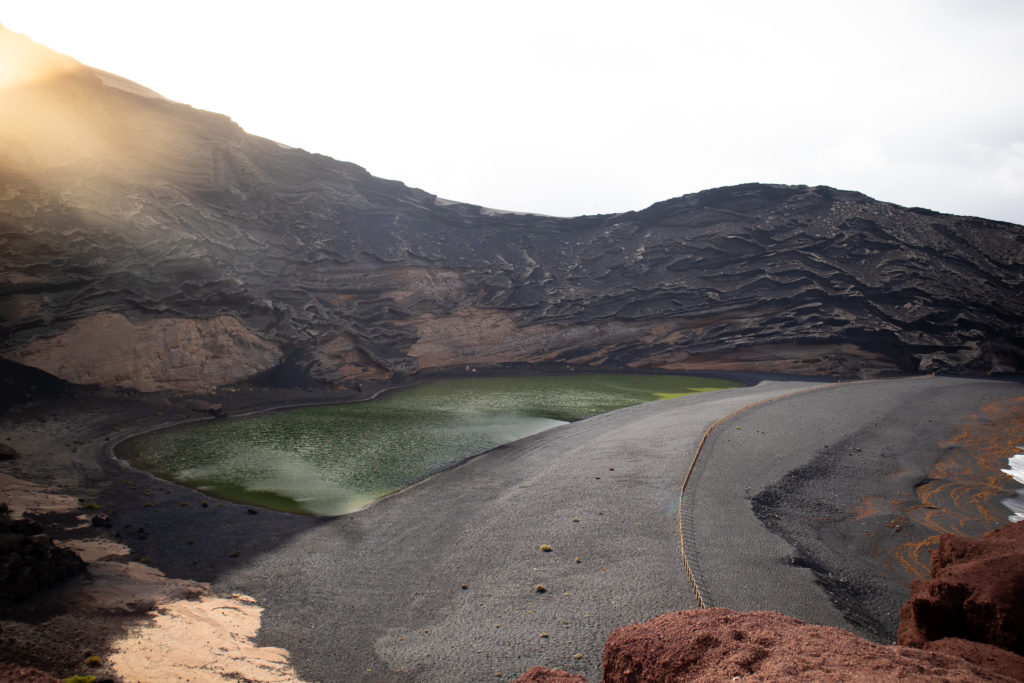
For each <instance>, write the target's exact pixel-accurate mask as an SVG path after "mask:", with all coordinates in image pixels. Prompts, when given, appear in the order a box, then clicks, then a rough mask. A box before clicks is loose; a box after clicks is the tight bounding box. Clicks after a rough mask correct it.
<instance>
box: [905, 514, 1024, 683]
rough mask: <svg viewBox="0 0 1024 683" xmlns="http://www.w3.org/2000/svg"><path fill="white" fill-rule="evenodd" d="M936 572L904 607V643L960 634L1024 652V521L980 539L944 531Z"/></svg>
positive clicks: (934, 556) (918, 644) (913, 587)
mask: <svg viewBox="0 0 1024 683" xmlns="http://www.w3.org/2000/svg"><path fill="white" fill-rule="evenodd" d="M931 571H932V578H931V579H930V580H927V581H915V582H914V583H913V584H911V588H910V591H911V594H910V599H909V600H908V601H907V603H906V604H905V605H904V606H903V609H902V610H901V611H900V627H899V632H898V640H899V643H900V644H901V645H912V646H916V647H924V646H926V645H927V644H928V643H929V642H931V641H941V640H942V639H949V638H956V639H963V640H966V641H975V642H978V643H987V644H989V645H995V646H996V647H1000V648H1004V649H1006V650H1010V651H1012V652H1016V653H1017V654H1018V655H1024V522H1017V523H1016V524H1011V525H1009V526H1006V527H1003V528H1001V529H996V530H995V531H992V532H990V533H988V534H985V535H984V536H982V537H981V538H977V539H973V538H965V537H962V536H954V535H952V534H945V535H943V536H942V538H941V539H940V540H939V548H938V550H935V551H932V566H931ZM1022 670H1024V669H1022Z"/></svg>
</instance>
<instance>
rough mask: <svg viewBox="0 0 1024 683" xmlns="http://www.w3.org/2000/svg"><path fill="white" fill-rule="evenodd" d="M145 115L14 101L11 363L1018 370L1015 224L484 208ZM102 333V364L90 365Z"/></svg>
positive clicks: (79, 84)
mask: <svg viewBox="0 0 1024 683" xmlns="http://www.w3.org/2000/svg"><path fill="white" fill-rule="evenodd" d="M0 32H3V30H2V29H0ZM3 33H4V35H3V36H0V38H4V39H8V40H10V39H11V37H10V36H11V34H6V32H3ZM38 49H39V50H42V48H38ZM148 95H149V96H147V94H139V93H137V92H128V91H127V90H126V89H125V88H123V87H115V85H111V83H110V81H109V79H108V78H104V77H103V74H100V73H99V72H95V71H93V70H90V69H87V68H84V67H83V68H80V69H77V70H71V71H68V72H66V73H62V74H60V75H58V76H55V77H51V78H43V79H40V80H39V81H37V82H35V83H33V84H30V85H26V86H23V87H21V88H18V89H14V90H12V91H9V92H8V93H5V96H4V98H3V101H2V103H0V124H2V125H0V255H2V265H0V354H2V355H3V356H4V357H5V358H7V359H9V360H13V361H17V362H19V363H23V364H25V365H31V366H34V367H38V368H40V369H43V370H46V371H47V372H50V373H51V374H54V375H56V376H59V377H62V378H64V379H68V380H70V381H76V382H94V383H100V384H109V385H120V386H134V387H136V388H142V389H144V390H146V389H154V388H179V389H183V390H187V389H196V388H202V387H203V386H206V385H209V384H212V385H216V384H222V383H227V382H231V381H237V380H238V379H241V378H243V377H245V376H249V375H255V374H257V373H260V372H267V371H269V370H271V369H272V368H273V367H274V366H275V365H280V364H283V365H285V366H287V367H288V368H289V371H288V372H289V373H292V372H299V373H301V374H303V375H305V376H308V377H311V378H313V379H315V380H317V381H320V382H325V383H328V384H335V385H339V384H345V383H348V384H352V383H353V382H354V381H357V380H359V379H361V378H378V379H379V378H387V377H390V376H391V375H393V374H396V373H398V374H404V373H410V372H415V371H417V370H421V369H424V368H431V367H446V366H462V365H468V364H472V365H487V364H494V363H508V362H516V363H523V362H525V363H552V362H554V363H570V364H575V365H583V366H588V367H651V368H664V369H686V368H701V369H713V368H720V369H771V370H783V371H790V372H803V373H851V374H852V373H858V372H860V373H862V374H865V373H871V372H891V371H933V370H938V371H953V372H971V373H984V372H991V371H997V372H999V371H1014V370H1015V371H1021V370H1024V341H1022V339H1024V299H1022V297H1021V296H1020V292H1021V285H1022V281H1024V228H1022V227H1021V226H1017V225H1012V224H1008V223H1000V222H995V221H988V220H983V219H979V218H968V217H960V216H949V215H942V214H937V213H934V212H931V211H926V210H922V209H907V208H903V207H899V206H895V205H892V204H886V203H882V202H878V201H875V200H873V199H871V198H869V197H866V196H864V195H862V194H859V193H856V192H847V191H840V190H835V189H832V188H828V187H805V186H781V185H760V184H750V185H741V186H736V187H726V188H718V189H714V190H708V191H705V192H699V193H696V194H692V195H686V196H683V197H679V198H676V199H670V200H668V201H664V202H660V203H658V204H655V205H653V206H651V207H649V208H647V209H644V210H642V211H635V212H629V213H623V214H616V215H602V216H584V217H578V218H552V217H546V216H538V215H528V214H515V213H506V212H496V211H491V210H488V209H483V208H481V207H477V206H472V205H468V204H462V203H458V202H450V201H445V200H441V199H438V198H437V197H436V196H434V195H431V194H429V193H427V192H424V191H421V190H417V189H413V188H409V187H406V186H405V185H403V184H402V183H399V182H394V181H388V180H382V179H380V178H376V177H374V176H372V175H370V174H369V173H367V172H366V171H365V170H364V169H362V168H360V167H359V166H356V165H354V164H350V163H345V162H339V161H335V160H333V159H330V158H327V157H324V156H320V155H316V154H310V153H307V152H305V151H303V150H299V149H291V148H287V147H284V146H281V145H279V144H277V143H274V142H272V141H270V140H266V139H262V138H258V137H255V136H251V135H248V134H246V133H245V132H244V131H242V130H241V129H240V128H239V127H238V126H237V125H235V124H234V123H232V122H231V121H230V120H229V119H227V118H226V117H223V116H220V115H217V114H211V113H208V112H203V111H198V110H195V109H192V108H190V107H187V106H184V105H181V104H177V103H174V102H170V101H167V100H164V99H162V98H159V97H155V96H151V95H152V94H148ZM28 112H45V115H34V116H33V115H27V113H28ZM100 314H106V315H107V317H96V316H97V315H100ZM119 316H123V318H124V320H123V321H122V319H121V317H119ZM228 318H230V319H232V320H233V321H237V322H238V323H240V326H239V327H235V323H234V322H232V321H230V320H228ZM169 321H170V322H169ZM182 321H202V322H201V324H192V325H191V326H183V324H182ZM122 322H123V324H122ZM171 322H173V324H171ZM104 330H111V331H110V332H109V333H108V335H110V336H113V335H115V332H114V331H113V330H116V340H115V341H116V344H115V346H116V348H117V349H118V351H117V354H118V355H119V356H120V365H119V366H118V364H117V363H114V362H113V361H112V362H111V363H110V364H109V366H108V365H107V364H105V363H104V360H103V358H102V357H98V356H95V354H94V355H92V356H90V355H88V354H84V355H83V354H82V353H81V347H83V345H85V344H86V343H87V342H88V343H92V344H96V343H103V340H104V339H105V337H104ZM250 334H251V336H250ZM211 344H214V346H215V348H214V347H211V346H210V345H211ZM217 344H219V346H216V345H217ZM112 348H113V347H112ZM161 348H162V349H165V352H160V351H159V349H161ZM174 349H178V351H180V354H179V355H184V356H188V355H190V354H191V355H196V354H198V356H200V357H202V358H203V359H204V360H203V363H204V364H203V366H202V367H203V370H202V374H203V378H202V379H200V378H198V375H196V373H192V374H189V372H187V371H186V370H185V369H184V366H183V365H182V363H184V362H185V361H181V360H180V359H178V358H175V357H174V355H175V354H174V353H172V351H173V350H174ZM218 354H228V355H233V356H234V357H235V358H236V361H235V365H236V366H237V369H238V372H229V371H227V370H224V369H221V368H220V366H219V365H218V359H219V358H220V355H218ZM119 368H120V369H119ZM286 374H287V373H286ZM139 378H146V379H139ZM204 383H205V384H204Z"/></svg>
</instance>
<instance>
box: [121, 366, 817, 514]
mask: <svg viewBox="0 0 1024 683" xmlns="http://www.w3.org/2000/svg"><path fill="white" fill-rule="evenodd" d="M736 374H742V378H738V377H736V376H733V374H732V373H725V372H699V373H685V372H676V371H665V372H640V371H633V372H621V371H614V372H607V373H600V372H561V373H550V372H545V373H529V374H524V373H522V372H495V373H487V372H482V373H470V374H452V373H448V374H435V375H429V376H425V377H422V378H418V379H416V381H413V382H409V383H405V384H400V385H396V386H385V387H379V388H377V389H376V391H374V392H373V393H372V394H369V395H365V396H359V397H353V398H351V399H347V400H340V401H339V400H336V399H324V400H315V401H308V402H299V403H271V404H269V405H265V406H262V407H258V408H254V409H251V410H246V411H245V412H240V413H239V412H231V413H226V414H222V415H212V414H211V415H196V416H190V417H187V418H178V419H176V420H175V419H172V420H168V421H165V422H162V423H160V424H157V425H148V426H145V427H141V428H137V429H133V430H129V431H126V432H124V433H119V434H118V435H117V436H116V437H114V438H113V439H111V440H110V441H109V442H107V443H106V444H105V446H104V453H103V456H104V457H106V458H108V459H110V460H112V461H114V462H116V463H117V464H118V465H120V466H121V467H123V468H124V469H126V470H131V471H135V470H138V471H143V472H147V473H148V474H151V475H153V476H155V477H157V478H158V479H161V480H163V481H168V482H171V483H175V484H178V485H181V486H188V487H189V488H195V489H196V490H197V491H200V492H201V493H204V494H205V495H208V496H210V497H211V498H216V499H219V500H224V501H228V502H232V503H235V504H238V505H249V506H256V507H260V508H265V509H268V510H275V511H278V512H287V513H290V514H299V515H305V516H312V517H328V518H330V517H337V516H340V515H337V514H336V515H329V514H319V513H314V512H305V511H302V510H287V509H281V508H277V507H270V506H269V505H266V504H263V503H258V502H253V501H251V500H244V499H242V498H238V497H231V496H228V495H222V494H218V493H216V492H214V491H210V490H204V489H200V488H197V487H193V486H190V485H189V484H184V483H182V482H178V481H176V480H174V479H173V478H171V477H168V476H164V475H163V474H160V473H157V472H152V471H149V470H146V469H144V468H139V467H136V465H135V464H134V463H132V462H131V460H129V459H128V458H124V457H121V456H119V455H118V454H117V448H118V447H119V446H121V445H122V444H124V443H125V442H128V441H130V440H132V439H135V438H138V437H141V436H145V435H147V434H152V433H154V432H160V431H165V430H171V429H177V428H179V427H182V426H185V425H190V424H197V423H201V422H208V421H211V420H218V419H235V418H245V417H252V416H256V415H266V414H272V413H278V412H285V411H289V410H293V409H300V408H309V407H318V406H341V405H347V404H351V403H365V402H371V401H375V400H377V399H378V398H380V397H381V396H382V395H384V394H386V393H391V392H397V391H403V390H407V389H412V388H415V387H418V386H422V385H423V384H424V383H429V382H433V381H446V380H472V379H487V378H503V377H561V376H572V377H586V376H610V375H637V376H648V375H649V376H659V377H701V378H707V379H720V380H729V381H733V382H736V383H738V384H739V387H727V388H740V387H743V386H752V384H749V383H748V382H750V381H751V375H752V374H753V373H736ZM771 377H772V379H776V380H777V379H778V378H782V377H785V378H787V379H794V380H795V379H796V378H795V377H790V376H785V375H773V376H771ZM763 380H764V377H755V378H754V381H755V382H759V381H763ZM800 381H804V380H800ZM693 393H698V392H693ZM688 395H689V394H688ZM590 417H593V416H590ZM584 419H586V418H584ZM571 422H572V421H570V423H571ZM554 428H555V427H552V429H554ZM524 438H529V437H524ZM518 440H519V439H517V441H518ZM512 443H515V441H512V442H509V443H505V444H498V445H496V446H492V447H490V448H487V449H485V450H482V451H479V452H476V453H470V454H468V455H465V456H462V457H459V458H458V459H456V460H452V461H449V462H445V463H443V464H442V465H441V466H438V467H435V468H432V469H431V470H430V471H429V472H428V473H427V474H425V475H424V476H422V477H418V478H415V479H412V480H410V481H408V482H407V483H405V484H403V485H402V486H400V487H398V488H396V489H394V490H392V491H389V492H388V493H386V494H384V495H382V496H377V497H374V498H373V499H372V500H370V501H369V502H367V503H366V504H364V505H362V506H360V507H359V508H355V509H351V510H348V511H346V512H344V513H341V515H344V514H353V513H355V512H359V511H361V510H365V509H366V508H367V507H369V506H371V505H373V504H374V503H376V502H377V501H379V500H383V499H384V498H388V497H390V496H393V495H396V494H399V493H401V492H402V491H404V490H406V489H408V488H409V487H412V486H416V485H419V484H420V483H422V482H424V481H426V480H428V479H430V478H431V477H433V476H435V475H437V474H440V473H442V472H444V471H447V470H449V469H452V468H455V467H459V466H460V465H463V464H465V463H466V462H468V461H470V460H472V459H473V458H477V457H480V456H481V455H485V454H487V453H489V452H491V451H494V450H495V449H498V448H501V447H503V446H507V445H510V444H512Z"/></svg>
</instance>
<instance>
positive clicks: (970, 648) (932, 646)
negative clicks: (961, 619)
mask: <svg viewBox="0 0 1024 683" xmlns="http://www.w3.org/2000/svg"><path fill="white" fill-rule="evenodd" d="M923 649H925V650H928V651H930V652H941V653H942V654H945V655H952V656H953V657H959V658H960V659H964V660H967V661H968V662H970V663H971V664H977V665H978V666H982V667H984V668H986V669H988V670H990V671H996V672H1005V673H1011V674H1012V673H1013V672H1015V671H1016V672H1017V675H1018V677H1019V678H1021V679H1024V657H1021V656H1020V655H1018V654H1014V653H1013V652H1010V651H1009V650H1004V649H1003V648H1001V647H996V646H995V645H987V644H985V643H975V642H974V641H971V640H963V639H962V638H943V639H942V640H933V641H931V642H928V643H925V644H924V648H923Z"/></svg>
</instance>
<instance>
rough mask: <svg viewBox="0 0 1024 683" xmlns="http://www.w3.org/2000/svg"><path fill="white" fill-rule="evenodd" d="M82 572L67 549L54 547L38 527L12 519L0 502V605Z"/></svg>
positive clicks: (80, 566)
mask: <svg viewBox="0 0 1024 683" xmlns="http://www.w3.org/2000/svg"><path fill="white" fill-rule="evenodd" d="M84 571H85V563H84V562H82V560H81V558H79V557H78V555H76V554H75V553H73V552H72V551H70V550H65V549H63V548H58V547H56V546H55V545H54V544H53V541H51V540H50V537H49V536H47V535H46V534H44V533H42V529H41V528H40V527H39V525H38V524H35V523H34V522H30V521H26V520H17V519H16V520H12V519H11V518H10V515H9V514H8V510H7V505H5V504H3V503H0V606H3V605H5V604H12V603H15V602H18V601H19V600H24V599H25V598H27V597H29V596H31V595H34V594H35V593H38V592H40V591H43V590H46V589H47V588H50V587H51V586H54V585H56V584H58V583H60V582H61V581H64V580H66V579H69V578H71V577H72V576H76V575H78V574H81V573H82V572H84Z"/></svg>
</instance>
